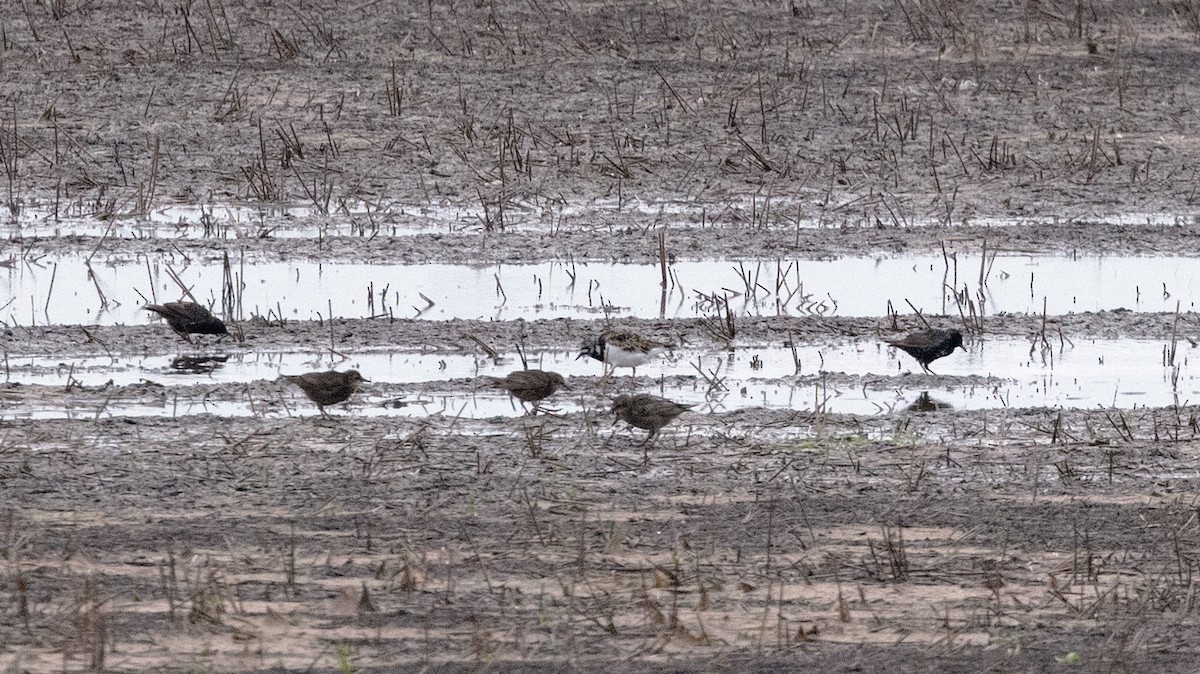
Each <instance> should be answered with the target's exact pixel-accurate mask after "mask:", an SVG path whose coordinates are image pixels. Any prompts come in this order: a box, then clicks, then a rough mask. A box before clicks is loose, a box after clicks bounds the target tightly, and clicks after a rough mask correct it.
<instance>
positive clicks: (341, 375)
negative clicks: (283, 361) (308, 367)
mask: <svg viewBox="0 0 1200 674" xmlns="http://www.w3.org/2000/svg"><path fill="white" fill-rule="evenodd" d="M281 376H282V377H283V378H284V379H286V380H288V381H290V382H292V383H293V384H295V385H296V386H299V387H300V390H301V391H304V395H306V396H308V399H309V400H311V401H313V402H314V403H316V404H317V409H319V410H321V416H325V417H327V416H329V414H328V413H327V412H326V411H325V406H326V405H336V404H338V403H340V402H342V401H344V400H346V399H348V398H349V397H350V396H351V395H352V394H353V393H354V392H355V391H357V390H358V385H359V384H361V383H362V382H364V381H370V380H369V379H364V378H363V376H362V375H361V374H359V373H358V370H346V371H345V372H338V371H337V370H328V371H326V372H309V373H306V374H285V375H281Z"/></svg>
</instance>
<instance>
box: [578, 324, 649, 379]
mask: <svg viewBox="0 0 1200 674" xmlns="http://www.w3.org/2000/svg"><path fill="white" fill-rule="evenodd" d="M670 346H671V345H670V344H667V343H666V342H657V341H654V340H652V339H646V338H645V337H642V336H641V335H639V334H637V333H636V332H630V331H628V330H607V331H605V332H602V333H600V335H599V336H598V337H596V338H595V339H589V340H587V341H585V342H584V343H583V344H581V345H580V347H579V355H578V356H575V360H579V359H580V358H583V357H584V356H590V357H592V358H595V359H596V360H598V361H600V362H602V363H604V365H605V373H604V376H605V377H607V376H608V375H609V374H611V373H612V372H611V371H612V370H616V369H617V368H618V367H629V368H633V376H634V378H635V379H636V378H637V368H638V366H639V365H645V364H646V363H649V362H650V361H651V360H653V359H654V358H655V357H657V356H658V355H659V354H661V353H662V352H663V351H665V350H666V349H668V348H670Z"/></svg>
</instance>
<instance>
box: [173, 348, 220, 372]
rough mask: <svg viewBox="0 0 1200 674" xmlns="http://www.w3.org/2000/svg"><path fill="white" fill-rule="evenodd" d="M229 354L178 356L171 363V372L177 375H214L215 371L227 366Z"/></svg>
mask: <svg viewBox="0 0 1200 674" xmlns="http://www.w3.org/2000/svg"><path fill="white" fill-rule="evenodd" d="M227 360H229V354H227V353H226V354H219V355H214V354H207V355H192V356H187V355H184V356H176V357H175V358H174V359H173V360H172V361H171V365H170V368H171V371H172V372H175V373H177V374H212V373H213V371H214V370H216V369H217V368H219V367H222V366H224V365H225V361H227Z"/></svg>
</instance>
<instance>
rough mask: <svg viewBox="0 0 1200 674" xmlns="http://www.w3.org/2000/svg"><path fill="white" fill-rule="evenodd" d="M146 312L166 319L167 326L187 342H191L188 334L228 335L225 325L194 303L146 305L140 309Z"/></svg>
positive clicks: (204, 308)
mask: <svg viewBox="0 0 1200 674" xmlns="http://www.w3.org/2000/svg"><path fill="white" fill-rule="evenodd" d="M142 308H143V309H146V310H147V311H153V312H154V313H156V314H158V315H159V316H162V317H163V318H165V319H167V325H170V326H171V329H172V330H174V331H175V332H176V333H178V335H179V336H180V337H183V338H184V339H186V340H187V341H189V342H190V341H192V338H191V337H189V336H188V335H189V334H192V335H228V334H229V331H228V330H226V329H225V323H224V322H222V321H221V319H219V318H217V317H216V316H213V314H212V312H211V311H209V310H208V308H206V307H204V306H202V305H199V304H196V303H195V302H167V303H166V304H147V305H146V306H144V307H142Z"/></svg>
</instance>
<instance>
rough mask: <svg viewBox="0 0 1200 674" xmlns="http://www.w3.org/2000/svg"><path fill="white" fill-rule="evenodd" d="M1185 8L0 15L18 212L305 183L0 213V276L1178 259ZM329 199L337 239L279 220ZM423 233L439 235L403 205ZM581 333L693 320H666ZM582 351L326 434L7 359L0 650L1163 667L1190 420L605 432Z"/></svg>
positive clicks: (663, 5)
mask: <svg viewBox="0 0 1200 674" xmlns="http://www.w3.org/2000/svg"><path fill="white" fill-rule="evenodd" d="M1198 38H1200V5H1197V3H1195V2H1194V1H1192V0H1184V1H1181V2H1172V3H1150V2H1132V1H1130V2H1115V3H1095V2H1054V1H1051V2H1040V3H1021V4H1013V3H1004V2H1001V3H991V2H969V1H962V2H954V1H950V0H943V1H937V2H920V3H918V2H915V1H911V0H897V1H896V2H894V3H883V4H880V3H858V2H845V3H828V4H826V3H807V2H750V1H748V0H731V1H729V2H718V3H675V2H660V3H649V4H647V3H638V2H618V3H599V2H582V1H575V2H560V3H544V2H529V3H485V2H448V3H379V2H368V1H361V2H333V1H332V0H329V1H328V2H316V1H312V0H301V1H298V2H270V1H266V0H263V1H255V0H234V1H232V2H231V1H229V0H221V1H214V2H209V1H205V2H188V1H178V2H176V1H162V0H155V1H151V2H141V3H127V2H116V1H109V0H98V1H87V0H45V1H37V0H27V1H23V2H9V3H0V72H2V73H3V77H0V160H3V161H2V163H3V167H4V176H3V179H2V180H0V184H2V185H3V188H4V192H3V193H2V194H0V197H2V198H3V201H4V204H5V205H6V206H7V207H8V209H9V211H8V212H9V215H10V216H11V219H12V220H13V221H14V222H18V223H19V222H21V221H22V218H42V219H44V218H50V219H53V218H55V217H58V218H62V219H64V220H69V219H79V218H86V219H102V220H106V221H111V220H115V219H124V218H140V217H144V216H145V215H146V214H147V213H149V212H151V211H154V210H155V209H157V208H161V207H162V206H164V205H168V204H172V203H181V204H216V203H223V202H230V201H234V202H242V201H261V202H271V203H273V202H287V203H293V204H297V203H298V204H302V205H304V206H305V207H307V208H308V210H309V211H310V213H309V215H307V216H304V217H303V218H299V219H297V218H289V217H285V216H277V217H274V218H267V217H264V218H263V221H262V222H261V223H260V225H261V226H259V227H257V228H255V229H254V230H253V234H254V236H249V237H244V238H240V237H234V236H227V235H215V234H214V235H213V236H204V237H196V238H191V239H184V240H179V241H174V240H172V241H167V240H160V239H137V238H119V237H109V236H103V237H99V236H64V237H39V236H30V235H27V234H25V233H23V232H22V231H21V228H20V227H19V226H18V225H12V226H10V227H9V228H8V229H7V230H6V231H7V232H8V234H9V236H8V238H9V242H8V244H7V247H6V249H5V254H4V255H3V257H4V258H5V259H10V260H12V261H13V264H12V271H13V273H16V271H17V270H18V269H19V265H20V263H21V261H23V260H27V259H30V258H36V257H37V256H39V255H44V254H47V253H60V252H64V251H68V252H78V253H79V254H80V255H82V256H86V255H88V254H91V253H93V252H96V253H99V254H103V255H105V256H110V257H121V256H127V257H128V259H130V260H135V261H136V260H141V259H144V258H146V257H147V256H152V255H154V254H156V253H161V252H163V251H170V252H172V253H173V254H177V255H183V256H193V257H198V258H203V259H219V258H221V257H222V256H223V255H225V254H226V253H228V254H230V255H231V256H233V257H234V258H235V259H236V257H237V256H240V255H252V256H263V257H273V258H289V257H297V258H305V259H317V260H323V261H326V262H328V263H329V264H337V263H338V262H344V261H350V260H355V261H364V260H365V261H372V262H392V263H420V262H426V261H434V260H436V261H455V262H491V261H496V260H502V261H519V260H543V259H554V258H559V257H575V258H580V259H620V260H630V261H651V260H655V259H657V256H658V252H657V251H658V249H657V246H658V234H659V233H660V232H666V241H667V245H668V248H669V254H670V255H671V256H673V257H674V258H676V259H679V258H701V257H713V256H722V255H726V256H731V257H754V256H766V257H783V256H789V255H790V256H796V255H805V256H840V255H849V254H872V253H875V254H887V253H891V252H896V251H906V250H922V251H935V250H939V249H940V248H941V245H942V244H943V243H944V242H946V241H955V242H956V243H957V244H958V245H968V246H975V245H977V246H978V247H979V249H981V250H982V248H983V245H984V240H987V242H988V243H987V245H988V247H989V249H991V250H1016V251H1024V252H1047V253H1049V252H1059V253H1070V252H1085V253H1114V252H1120V253H1134V254H1145V255H1164V254H1168V255H1178V254H1194V246H1195V243H1194V242H1195V240H1196V235H1197V234H1198V233H1200V232H1197V231H1196V230H1197V228H1198V227H1200V225H1197V223H1196V220H1195V217H1194V214H1195V211H1196V205H1195V204H1196V185H1197V184H1200V181H1198V180H1197V175H1196V167H1197V166H1200V152H1198V151H1197V146H1196V142H1195V138H1196V130H1197V118H1196V115H1195V112H1194V110H1193V108H1194V105H1193V98H1194V96H1195V91H1194V89H1195V87H1194V84H1195V82H1196V78H1195V76H1194V74H1193V73H1195V72H1197V67H1198V66H1200V50H1198V48H1197V40H1198ZM346 222H349V223H352V225H353V227H352V229H351V232H352V233H349V234H347V233H345V232H344V231H342V230H339V231H342V233H341V234H339V235H336V236H328V237H327V236H323V235H322V236H317V237H311V238H300V239H296V238H284V237H282V236H277V234H279V233H281V232H285V231H286V230H287V229H288V228H289V227H298V226H301V225H303V226H305V227H317V228H320V227H322V226H326V225H328V226H331V227H335V228H336V227H337V226H340V225H342V224H344V223H346ZM1143 222H1149V223H1152V224H1141V223H1143ZM430 225H433V226H435V227H437V228H441V227H442V226H444V227H445V232H446V233H445V234H430V233H424V234H412V235H406V234H404V230H405V228H406V227H407V228H415V227H422V228H425V229H426V230H427V229H428V228H429V226H430ZM216 229H219V228H216V227H215V228H214V232H215V231H216ZM343 229H344V228H343ZM657 290H658V289H657V288H654V289H649V291H650V292H657ZM8 299H10V298H0V301H8ZM12 299H22V298H12ZM123 299H124V300H125V301H133V302H136V301H137V299H136V298H135V297H129V298H123ZM245 318H246V320H244V321H243V323H242V329H243V332H244V341H242V342H239V345H238V348H244V349H258V348H262V349H268V348H269V349H276V350H279V349H313V350H318V351H319V350H321V349H325V348H328V346H329V345H330V343H329V340H330V339H331V337H330V335H331V330H330V326H329V325H328V324H324V323H322V324H317V323H313V322H308V321H289V322H287V323H285V324H281V323H279V322H277V321H275V322H272V321H269V320H266V319H265V318H263V317H245ZM942 320H944V321H951V320H958V317H952V318H951V317H948V318H943V319H942ZM1043 320H1045V323H1043ZM619 323H620V324H622V325H628V326H632V327H637V328H641V329H649V330H652V331H658V330H668V331H670V332H672V333H676V334H683V335H687V336H688V337H689V338H690V339H691V340H692V343H693V344H704V343H705V340H706V339H708V338H707V337H706V336H705V333H704V331H703V330H700V329H699V327H698V325H697V322H695V321H674V322H672V323H671V324H670V325H660V324H659V322H657V321H654V320H652V319H650V318H647V317H640V318H631V319H622V321H619ZM601 327H602V321H601V320H599V319H597V320H591V321H589V320H561V321H530V322H525V321H521V322H517V321H512V322H495V323H489V322H482V321H449V322H441V323H435V322H422V321H388V320H368V319H359V318H352V317H347V318H345V319H338V320H336V321H334V326H333V329H334V331H333V333H332V334H333V337H332V339H334V340H335V341H336V342H337V345H338V347H339V348H342V349H347V350H355V349H378V348H394V349H417V348H438V349H447V350H468V349H474V348H476V347H475V346H474V344H475V343H474V342H472V341H470V340H469V339H468V338H467V337H466V336H467V335H475V336H476V337H478V338H479V339H481V340H482V341H484V342H485V343H489V344H493V345H496V346H498V347H500V348H504V349H508V348H509V347H510V346H511V345H514V344H518V343H523V344H525V345H526V346H527V347H528V348H551V347H555V348H563V346H564V345H567V346H568V347H570V346H573V345H575V344H577V343H578V341H579V339H580V338H581V336H582V335H587V334H592V333H594V332H596V331H597V330H599V329H600V328H601ZM896 327H911V324H909V325H907V326H904V325H902V326H893V324H892V319H891V318H889V317H883V316H881V317H878V318H875V319H846V318H837V317H832V318H821V319H814V318H757V319H750V318H746V319H744V320H741V321H740V322H739V328H740V332H739V340H742V341H743V343H750V344H779V343H782V342H783V341H784V340H785V339H798V340H805V341H811V342H820V341H823V340H841V339H853V338H864V337H871V336H875V337H878V336H879V335H883V334H889V333H890V332H892V331H894V330H895V328H896ZM971 327H973V328H974V329H976V330H977V331H981V332H982V338H984V339H986V338H987V337H988V336H989V335H991V336H995V335H1007V336H1029V335H1031V334H1035V333H1038V332H1040V331H1042V330H1050V331H1059V330H1061V331H1062V332H1063V333H1064V334H1066V335H1069V336H1072V337H1074V336H1106V337H1151V338H1153V337H1163V338H1164V340H1165V338H1166V336H1167V335H1169V334H1171V332H1172V331H1173V330H1176V329H1178V330H1180V331H1181V333H1182V334H1192V333H1194V332H1195V331H1196V329H1197V325H1196V318H1195V316H1194V315H1191V314H1185V315H1183V316H1181V317H1180V318H1179V322H1178V323H1176V318H1175V317H1174V316H1166V315H1159V314H1145V313H1135V312H1127V311H1115V312H1105V313H1100V314H1071V315H1064V316H1049V317H1046V318H1045V319H1043V317H1041V316H1025V315H1016V316H1014V315H1002V316H988V317H986V320H985V322H984V323H983V324H982V325H980V324H974V325H972V326H971ZM709 341H710V342H711V340H709ZM0 346H2V347H3V349H4V352H5V363H6V368H7V364H8V362H9V359H14V360H15V359H17V358H20V357H22V356H30V355H39V356H58V357H61V358H63V359H64V360H65V361H69V360H70V359H71V358H72V357H78V356H84V355H99V354H117V355H122V354H168V353H174V352H175V351H176V350H177V348H178V346H177V342H175V341H174V338H173V337H172V336H171V335H170V334H168V333H167V331H166V330H165V329H162V328H148V327H146V326H114V327H95V326H78V325H50V326H37V327H29V326H24V325H16V324H7V329H6V331H5V334H4V335H2V336H0ZM713 346H714V348H716V346H717V345H716V344H713ZM368 375H369V373H368ZM431 378H433V376H432V375H431ZM578 384H579V389H580V390H579V391H578V392H576V393H574V394H572V395H577V396H578V397H579V399H580V400H581V401H582V402H583V403H584V410H585V411H582V412H571V413H567V414H559V415H548V416H539V417H536V418H497V419H486V420H467V419H455V418H452V417H450V416H433V417H430V418H427V419H412V418H401V417H389V416H385V417H366V416H360V415H357V414H355V410H356V407H355V403H354V402H352V403H351V405H350V407H349V409H350V412H348V413H347V412H345V411H343V410H339V413H338V416H337V417H335V418H334V419H321V418H318V417H315V416H307V415H295V416H287V417H279V416H277V415H263V416H256V417H250V418H223V417H217V416H213V415H192V416H186V417H179V418H169V417H165V416H164V417H161V418H153V417H152V418H98V419H96V420H79V419H53V418H52V419H37V418H33V419H31V418H14V415H10V414H3V410H4V407H5V406H6V405H7V402H8V401H12V400H16V399H22V400H28V399H29V398H30V397H32V398H35V399H44V400H45V401H46V404H47V406H50V405H59V406H61V405H63V404H77V405H79V407H80V408H83V409H93V408H95V409H100V408H102V407H103V406H104V405H105V404H107V402H108V401H109V400H111V399H113V398H114V397H120V398H124V399H129V400H138V399H153V398H155V397H160V396H162V395H163V392H162V391H161V387H157V388H156V387H154V386H151V385H136V386H126V387H116V388H115V389H102V390H78V389H75V390H70V391H66V392H64V391H62V390H61V389H60V388H52V387H40V386H24V385H21V384H20V382H19V381H10V383H9V384H7V385H6V386H5V388H3V389H0V415H2V416H0V667H3V668H5V671H11V672H25V671H29V672H49V671H64V670H66V671H78V670H89V669H91V670H105V671H161V672H185V671H186V672H193V671H213V672H250V671H272V672H292V671H296V672H299V671H315V672H372V671H379V672H382V671H410V670H411V671H442V672H457V671H485V670H490V671H513V672H521V671H528V672H541V671H546V672H551V671H563V670H565V669H572V670H577V671H612V670H614V669H619V670H621V671H625V670H628V671H649V670H656V671H679V672H689V671H710V670H724V671H756V670H758V671H775V670H779V669H789V668H790V669H805V670H813V669H817V668H820V669H823V670H827V671H881V670H887V671H936V670H942V671H955V672H959V671H1047V670H1050V671H1054V670H1058V669H1069V668H1072V667H1073V666H1074V667H1075V668H1086V669H1087V670H1089V671H1101V670H1108V671H1134V670H1138V669H1141V670H1146V671H1181V672H1182V671H1194V670H1195V668H1196V665H1195V663H1196V662H1198V661H1200V638H1197V637H1196V634H1197V627H1198V625H1197V622H1198V621H1197V598H1196V580H1195V578H1196V571H1197V569H1200V509H1198V504H1197V494H1198V485H1197V484H1196V481H1197V479H1200V472H1198V468H1200V467H1198V466H1197V451H1196V450H1197V443H1198V441H1197V439H1196V438H1197V434H1198V433H1200V423H1198V421H1197V416H1196V412H1195V408H1194V407H1191V406H1188V405H1186V404H1185V402H1184V401H1181V404H1180V405H1178V406H1175V407H1170V408H1159V409H1136V410H1071V409H1068V410H1061V411H1060V410H1046V409H1004V408H998V409H995V410H986V411H970V412H967V411H960V410H952V409H939V410H933V411H929V412H911V411H901V412H896V413H894V414H888V415H879V416H870V417H858V416H850V415H833V414H824V413H819V412H811V411H801V410H794V411H793V410H766V409H750V410H742V411H737V412H724V413H718V414H707V415H701V414H688V415H685V416H684V417H682V418H681V419H680V420H679V422H678V423H677V424H676V425H675V426H673V427H671V428H669V429H668V430H667V431H666V432H664V437H663V439H662V440H661V441H660V442H659V443H657V444H655V445H654V446H653V447H652V448H651V449H650V450H649V452H648V458H644V456H643V448H642V447H641V446H640V445H639V442H640V440H641V437H642V433H640V432H634V433H631V432H629V431H627V430H625V429H623V428H618V429H616V430H615V431H614V430H613V429H612V428H611V427H610V426H609V421H610V417H609V416H608V415H607V414H606V413H605V410H604V404H605V401H606V397H607V391H606V390H605V389H601V388H599V383H598V382H596V381H595V380H590V381H588V380H584V381H580V382H578ZM431 385H437V386H442V387H445V388H447V389H455V388H457V389H459V390H466V389H467V388H468V387H470V386H471V385H472V384H471V382H463V381H448V382H434V383H431ZM272 386H274V385H273V384H272V383H270V382H262V381H259V382H250V383H243V384H237V385H234V384H213V385H205V386H198V387H192V388H190V389H188V390H187V391H185V394H186V395H189V396H193V397H197V398H208V397H212V398H214V399H222V398H224V399H234V398H239V397H245V396H251V397H257V396H259V395H263V396H266V394H267V392H268V390H269V389H270V388H271V387H272ZM181 388H182V387H181ZM383 388H384V390H387V387H386V386H384V387H383ZM64 401H65V402H64ZM305 411H307V410H305Z"/></svg>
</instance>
